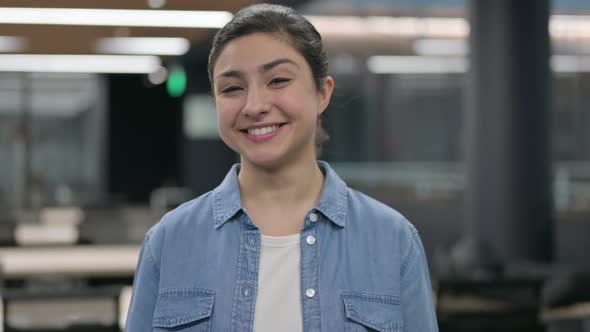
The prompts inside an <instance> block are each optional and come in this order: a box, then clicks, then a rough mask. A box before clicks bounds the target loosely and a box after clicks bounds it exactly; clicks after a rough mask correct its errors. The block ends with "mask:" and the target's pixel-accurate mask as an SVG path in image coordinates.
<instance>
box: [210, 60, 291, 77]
mask: <svg viewBox="0 0 590 332" xmlns="http://www.w3.org/2000/svg"><path fill="white" fill-rule="evenodd" d="M283 63H290V64H292V65H294V66H295V67H297V68H299V65H298V64H297V63H296V62H295V61H293V60H291V59H288V58H281V59H277V60H274V61H271V62H269V63H265V64H263V65H262V66H260V69H259V70H258V71H260V72H264V73H265V72H268V71H270V70H271V69H273V68H275V67H276V66H278V65H281V64H283ZM217 77H225V78H231V77H236V78H243V77H244V73H242V72H241V71H239V70H227V71H224V72H223V73H221V74H219V75H218V76H217Z"/></svg>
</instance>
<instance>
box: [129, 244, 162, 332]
mask: <svg viewBox="0 0 590 332" xmlns="http://www.w3.org/2000/svg"><path fill="white" fill-rule="evenodd" d="M158 284H159V273H158V269H157V268H156V265H155V263H154V259H153V256H152V253H151V248H150V237H149V234H148V235H146V237H145V239H144V241H143V245H142V247H141V251H140V253H139V262H138V263H137V269H136V270H135V276H134V279H133V293H132V296H131V303H130V305H129V311H128V312H127V322H126V323H125V331H126V332H143V331H151V330H152V320H153V316H154V309H155V306H156V299H157V297H158Z"/></svg>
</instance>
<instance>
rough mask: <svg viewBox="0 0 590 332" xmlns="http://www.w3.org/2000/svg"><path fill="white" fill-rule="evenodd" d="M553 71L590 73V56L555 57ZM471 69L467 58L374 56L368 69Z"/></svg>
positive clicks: (443, 71) (439, 71) (386, 71)
mask: <svg viewBox="0 0 590 332" xmlns="http://www.w3.org/2000/svg"><path fill="white" fill-rule="evenodd" d="M550 64H551V69H552V71H553V72H556V73H585V72H590V56H583V55H554V56H552V57H551V62H550ZM468 67H469V63H468V61H467V58H466V57H463V56H458V57H449V56H439V57H435V56H395V55H382V56H372V57H369V59H368V60H367V68H368V69H369V71H370V72H372V73H374V74H454V73H456V74H461V73H465V72H466V71H467V69H468Z"/></svg>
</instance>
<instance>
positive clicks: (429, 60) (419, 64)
mask: <svg viewBox="0 0 590 332" xmlns="http://www.w3.org/2000/svg"><path fill="white" fill-rule="evenodd" d="M467 65H468V64H467V59H466V58H464V57H434V56H372V57H369V59H368V60H367V67H368V68H369V71H370V72H372V73H375V74H453V73H464V72H465V71H466V69H467Z"/></svg>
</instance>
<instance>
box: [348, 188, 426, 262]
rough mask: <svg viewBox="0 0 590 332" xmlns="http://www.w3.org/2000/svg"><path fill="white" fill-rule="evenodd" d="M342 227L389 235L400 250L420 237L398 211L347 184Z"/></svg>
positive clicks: (410, 247)
mask: <svg viewBox="0 0 590 332" xmlns="http://www.w3.org/2000/svg"><path fill="white" fill-rule="evenodd" d="M347 191H348V195H347V196H348V197H347V201H348V202H347V218H346V228H349V230H350V231H352V232H355V233H357V232H358V233H364V234H367V233H368V234H372V236H373V237H374V238H375V239H383V240H386V239H389V242H391V243H395V244H396V245H397V246H398V249H399V250H401V251H402V252H406V253H409V251H412V250H413V247H414V246H415V245H416V241H420V239H419V235H418V231H417V230H416V227H414V225H413V224H412V223H411V222H410V221H409V220H408V219H407V218H406V217H405V216H404V215H402V214H401V213H400V212H398V211H397V210H395V209H394V208H393V207H390V206H388V205H386V204H384V203H382V202H380V201H378V200H377V199H375V198H373V197H371V196H369V195H367V194H364V193H362V192H360V191H357V190H354V189H351V188H347Z"/></svg>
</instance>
